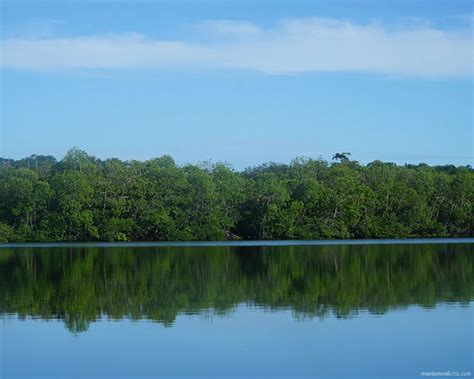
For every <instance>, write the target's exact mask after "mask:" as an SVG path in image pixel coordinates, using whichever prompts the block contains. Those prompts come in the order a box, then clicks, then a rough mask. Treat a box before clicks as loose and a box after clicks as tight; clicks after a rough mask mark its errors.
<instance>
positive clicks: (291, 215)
mask: <svg viewBox="0 0 474 379" xmlns="http://www.w3.org/2000/svg"><path fill="white" fill-rule="evenodd" d="M335 158H336V160H335V162H333V163H328V162H326V161H323V160H313V159H303V158H300V159H296V160H294V161H292V162H291V164H289V165H286V164H274V163H270V164H265V165H262V166H259V167H254V168H250V169H247V170H245V171H243V172H236V171H234V170H233V169H232V168H231V167H230V166H228V165H227V164H223V163H217V164H212V165H211V164H201V165H184V166H178V165H176V164H175V162H174V161H173V159H172V158H171V157H169V156H162V157H160V158H157V159H151V160H149V161H146V162H139V161H127V162H123V161H120V160H118V159H108V160H105V161H103V160H99V159H96V158H94V157H92V156H89V155H87V154H86V153H85V152H83V151H81V150H78V149H72V150H71V151H70V152H69V153H68V154H67V155H66V156H65V158H64V159H62V160H61V161H56V160H55V159H54V158H53V157H51V156H32V157H30V158H26V159H23V160H19V161H13V160H3V162H2V164H1V167H0V241H3V242H14V241H99V240H101V241H158V240H160V241H161V240H162V241H175V240H183V241H186V240H224V239H320V238H384V237H395V238H398V237H429V236H472V235H473V234H474V233H473V230H474V215H473V211H474V208H473V202H474V171H473V170H472V169H471V168H470V167H469V166H468V167H454V166H436V167H430V166H427V165H425V164H420V165H416V166H414V165H405V166H399V165H396V164H393V163H383V162H380V161H375V162H372V163H370V164H368V165H366V166H364V165H360V164H359V163H358V162H356V161H351V160H349V159H348V154H347V153H341V154H336V155H335Z"/></svg>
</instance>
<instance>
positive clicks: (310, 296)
mask: <svg viewBox="0 0 474 379" xmlns="http://www.w3.org/2000/svg"><path fill="white" fill-rule="evenodd" d="M437 242H438V243H433V241H424V243H413V242H410V241H407V242H406V243H400V242H399V241H398V242H397V243H387V241H385V242H383V241H380V242H378V243H369V244H366V243H361V242H360V243H356V244H347V243H345V244H338V243H331V244H322V243H317V244H316V243H311V242H305V243H301V244H294V245H291V244H289V243H279V244H274V243H271V244H268V245H266V246H262V245H260V244H256V243H252V244H231V245H218V244H217V245H216V244H213V245H203V244H197V245H173V246H163V245H153V244H142V245H107V244H100V245H97V246H94V245H59V246H55V245H49V246H46V247H40V246H34V247H31V246H17V247H10V246H3V247H1V248H0V338H1V342H0V377H1V378H319V377H321V378H370V377H373V378H410V377H413V378H419V377H421V374H422V372H432V371H443V372H447V371H450V372H459V373H466V372H467V373H469V372H471V373H473V371H474V370H473V356H474V355H473V338H474V332H473V329H474V325H473V322H474V321H473V320H474V241H473V240H472V239H471V240H463V241H458V242H459V243H453V242H456V241H455V240H453V241H449V242H446V241H437ZM439 242H441V243H439Z"/></svg>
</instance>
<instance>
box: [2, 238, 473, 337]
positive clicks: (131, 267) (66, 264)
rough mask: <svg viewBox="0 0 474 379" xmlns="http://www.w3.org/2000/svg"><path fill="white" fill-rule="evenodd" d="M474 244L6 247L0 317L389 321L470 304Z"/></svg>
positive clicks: (76, 327)
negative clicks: (254, 316) (396, 314)
mask: <svg viewBox="0 0 474 379" xmlns="http://www.w3.org/2000/svg"><path fill="white" fill-rule="evenodd" d="M472 247H473V245H472V244H464V245H379V246H348V245H346V246H317V247H314V246H313V247H309V246H301V247H265V248H255V247H252V248H250V247H247V248H244V247H240V248H231V247H219V248H217V247H201V248H196V247H194V248H107V249H102V248H87V249H85V248H55V249H3V250H2V251H1V252H0V312H2V313H17V314H19V315H20V317H26V316H35V317H42V318H48V319H49V318H59V319H62V320H64V322H65V323H66V325H67V327H68V328H69V329H71V330H73V331H82V330H85V329H87V326H88V323H89V322H91V321H94V320H96V319H97V318H98V317H100V316H101V315H106V316H107V317H111V318H123V317H127V318H131V319H140V318H147V319H151V320H154V321H158V322H160V323H162V324H164V325H166V326H171V325H172V324H173V321H174V320H175V318H176V316H177V315H178V314H184V313H186V314H195V313H198V312H202V311H207V310H210V309H211V310H212V311H213V312H215V313H216V314H225V313H227V312H229V311H231V310H232V309H233V307H235V306H236V305H237V304H239V303H250V304H255V305H256V306H261V307H267V308H270V309H282V308H290V309H292V310H293V311H294V313H295V317H298V318H308V317H325V316H326V315H328V314H329V313H334V314H335V315H336V316H338V317H347V316H350V315H352V314H354V313H356V312H357V311H358V310H361V309H366V310H368V311H370V312H372V313H377V314H381V313H384V312H386V311H387V310H389V309H390V308H391V307H403V306H407V305H410V304H419V305H421V306H433V305H435V304H436V303H437V302H440V301H461V302H467V301H469V300H470V299H472V298H473V295H474V255H473V254H472V252H471V250H472Z"/></svg>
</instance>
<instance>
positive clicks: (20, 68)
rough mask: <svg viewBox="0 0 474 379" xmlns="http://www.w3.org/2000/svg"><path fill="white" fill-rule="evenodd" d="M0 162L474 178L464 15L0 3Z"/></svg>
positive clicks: (379, 4)
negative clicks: (225, 166)
mask: <svg viewBox="0 0 474 379" xmlns="http://www.w3.org/2000/svg"><path fill="white" fill-rule="evenodd" d="M1 7H2V9H1V14H2V16H1V31H2V34H1V42H2V45H1V53H2V61H1V71H0V72H1V134H0V138H1V140H0V155H3V156H7V157H12V158H20V157H24V156H28V155H30V154H33V153H36V154H53V155H55V156H57V157H58V158H60V157H62V156H63V155H64V154H65V153H66V151H67V150H68V149H69V148H71V147H72V146H78V147H80V148H82V149H84V150H86V151H88V152H89V153H91V154H93V155H96V156H98V157H101V158H106V157H112V156H113V157H119V158H122V159H131V158H133V159H148V158H151V157H155V156H159V155H162V154H170V155H172V156H173V157H175V159H176V160H177V161H178V162H179V163H185V162H197V161H201V160H209V159H211V160H213V161H218V160H223V161H228V162H230V163H232V164H233V165H234V166H235V167H236V168H239V169H240V168H243V167H246V166H249V165H255V164H259V163H262V162H266V161H278V162H288V161H289V160H291V159H292V158H294V157H297V156H311V157H319V156H322V157H323V158H330V157H331V156H332V154H334V153H335V152H340V151H350V152H352V154H353V157H354V159H357V160H360V161H362V162H364V163H366V162H370V161H372V160H375V159H381V160H388V161H394V162H397V163H405V162H409V163H418V162H427V163H431V164H445V163H452V164H456V165H462V164H473V152H472V147H473V133H472V127H473V108H474V103H473V82H472V77H473V69H472V67H473V58H472V57H473V37H472V20H473V16H472V15H473V9H472V3H471V2H470V1H453V0H450V1H447V0H446V1H443V0H439V1H403V0H400V1H390V2H384V1H331V2H329V1H325V2H322V1H298V0H296V1H269V0H267V1H264V0H262V1H245V0H244V1H238V2H237V1H220V2H217V1H213V2H202V1H179V0H178V1H173V2H171V1H152V0H149V1H138V2H137V1H136V2H127V1H67V0H64V1H50V2H43V1H34V2H33V1H22V0H16V1H2V2H1Z"/></svg>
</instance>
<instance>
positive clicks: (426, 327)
mask: <svg viewBox="0 0 474 379" xmlns="http://www.w3.org/2000/svg"><path fill="white" fill-rule="evenodd" d="M473 311H474V302H471V303H470V304H469V305H468V306H464V307H461V306H459V305H449V304H443V305H439V306H438V307H437V308H436V309H434V310H433V309H430V310H427V309H422V308H420V307H416V306H413V307H409V308H407V309H405V310H394V311H391V312H389V313H387V314H385V315H383V316H380V317H378V316H373V315H370V314H368V313H366V312H361V313H360V314H359V315H358V317H355V318H351V319H342V320H341V319H337V318H335V317H332V316H330V317H328V318H327V319H325V320H324V321H321V320H319V319H313V320H307V321H296V320H295V319H294V318H293V316H292V314H291V311H278V312H264V311H262V310H260V309H257V308H247V307H245V306H241V307H239V308H237V310H236V311H235V312H234V313H232V314H231V315H228V316H224V317H218V316H210V317H205V316H202V315H201V316H178V317H177V319H176V322H175V324H174V325H173V327H171V328H166V327H163V326H162V325H160V324H158V323H152V322H148V321H139V322H130V321H119V322H107V321H103V322H97V323H92V324H91V325H90V327H89V330H88V331H87V332H85V333H82V334H79V335H76V336H75V335H73V334H72V333H71V332H70V331H68V330H67V329H66V328H65V326H64V324H63V322H62V321H48V322H46V321H39V320H26V321H21V320H18V319H17V318H7V319H4V320H1V322H0V325H1V326H0V328H1V329H0V330H1V333H0V336H1V340H2V342H1V344H2V345H3V352H2V353H1V358H2V359H1V365H3V367H2V371H1V374H2V375H1V377H2V378H36V377H38V378H40V377H41V378H42V377H45V378H46V377H47V378H51V379H52V378H95V377H97V378H140V377H147V378H148V377H149V378H157V377H158V378H159V377H164V378H174V377H176V378H195V377H198V378H200V377H202V378H222V377H233V378H240V377H242V378H253V377H268V378H275V377H287V378H299V377H301V378H309V377H326V378H327V377H329V378H331V377H356V378H367V377H374V378H382V377H384V378H386V377H387V378H388V377H403V378H406V377H413V378H415V377H420V372H421V371H438V370H439V371H444V370H455V371H473V359H472V357H473V337H474V333H473V320H474V317H473V316H474V312H473Z"/></svg>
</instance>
